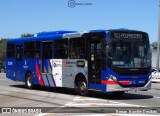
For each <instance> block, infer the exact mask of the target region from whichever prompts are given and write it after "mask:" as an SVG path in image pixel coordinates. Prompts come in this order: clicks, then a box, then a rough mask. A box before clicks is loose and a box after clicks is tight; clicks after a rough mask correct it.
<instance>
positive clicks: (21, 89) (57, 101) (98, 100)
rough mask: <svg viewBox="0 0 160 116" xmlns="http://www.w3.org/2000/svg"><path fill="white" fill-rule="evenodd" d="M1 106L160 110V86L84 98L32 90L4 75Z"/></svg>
mask: <svg viewBox="0 0 160 116" xmlns="http://www.w3.org/2000/svg"><path fill="white" fill-rule="evenodd" d="M0 107H56V108H58V109H59V110H60V109H63V108H69V107H78V108H84V107H88V108H94V107H122V108H124V107H160V83H152V89H151V90H149V91H138V92H128V93H125V94H124V95H123V96H122V97H120V98H117V97H114V96H112V95H111V94H110V93H107V94H102V93H95V92H90V94H89V96H88V97H82V96H79V95H76V94H75V93H74V91H73V90H70V89H66V88H47V87H44V88H41V87H39V86H37V87H35V88H34V89H33V90H29V89H26V88H25V86H24V83H22V82H13V81H11V80H9V79H7V78H6V77H5V73H0ZM92 110H93V109H92ZM79 112H80V111H79ZM43 115H45V114H43ZM59 115H60V114H59ZM82 115H83V114H82ZM39 116H41V114H39Z"/></svg>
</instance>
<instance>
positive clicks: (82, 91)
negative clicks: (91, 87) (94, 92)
mask: <svg viewBox="0 0 160 116" xmlns="http://www.w3.org/2000/svg"><path fill="white" fill-rule="evenodd" d="M78 93H79V95H81V96H87V95H88V88H87V82H86V81H79V83H78Z"/></svg>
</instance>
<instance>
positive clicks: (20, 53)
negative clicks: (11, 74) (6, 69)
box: [15, 45, 24, 81]
mask: <svg viewBox="0 0 160 116" xmlns="http://www.w3.org/2000/svg"><path fill="white" fill-rule="evenodd" d="M22 66H23V46H22V45H16V71H15V76H16V80H19V81H23V79H24V78H22V74H21V73H22V71H21V70H22Z"/></svg>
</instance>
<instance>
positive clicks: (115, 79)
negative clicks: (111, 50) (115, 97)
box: [109, 75, 117, 82]
mask: <svg viewBox="0 0 160 116" xmlns="http://www.w3.org/2000/svg"><path fill="white" fill-rule="evenodd" d="M109 77H110V78H111V79H112V80H113V81H115V82H117V78H116V77H115V76H113V75H109Z"/></svg>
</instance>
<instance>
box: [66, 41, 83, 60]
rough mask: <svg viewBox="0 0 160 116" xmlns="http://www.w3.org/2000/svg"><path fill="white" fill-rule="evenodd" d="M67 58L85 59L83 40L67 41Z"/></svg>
mask: <svg viewBox="0 0 160 116" xmlns="http://www.w3.org/2000/svg"><path fill="white" fill-rule="evenodd" d="M69 42H70V43H69V45H70V46H69V53H70V54H69V56H70V58H71V59H84V58H85V45H84V38H73V39H70V41H69Z"/></svg>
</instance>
